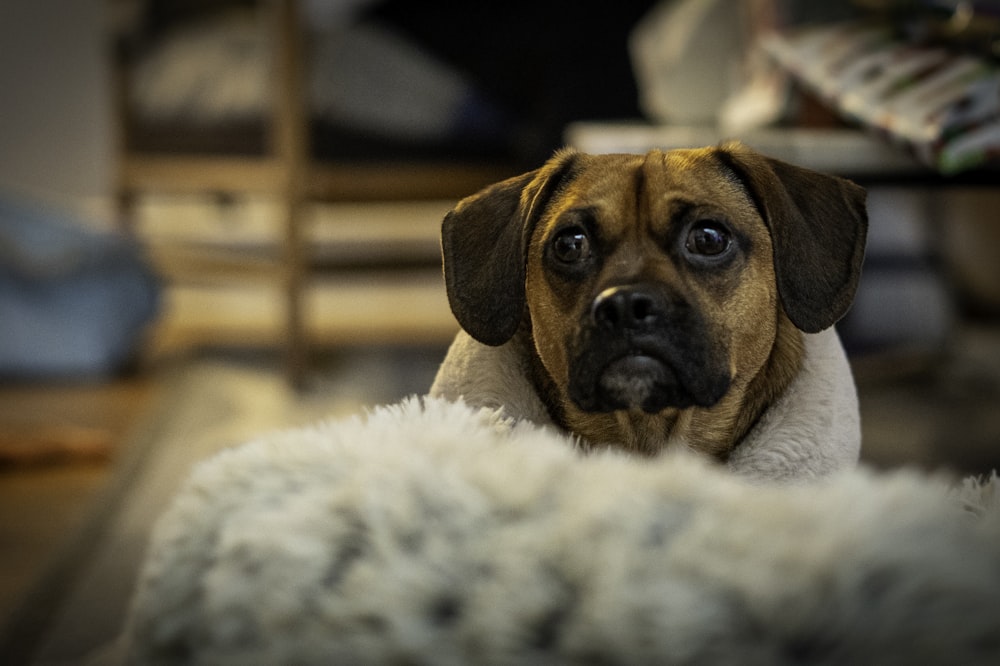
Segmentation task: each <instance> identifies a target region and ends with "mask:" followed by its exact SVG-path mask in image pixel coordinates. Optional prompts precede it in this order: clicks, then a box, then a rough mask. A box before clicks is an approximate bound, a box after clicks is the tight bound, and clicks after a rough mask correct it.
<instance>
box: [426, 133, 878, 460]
mask: <svg viewBox="0 0 1000 666" xmlns="http://www.w3.org/2000/svg"><path fill="white" fill-rule="evenodd" d="M867 223H868V222H867V214H866V211H865V190H864V189H863V188H862V187H860V186H858V185H856V184H854V183H852V182H850V181H848V180H845V179H842V178H839V177H836V176H831V175H826V174H822V173H818V172H815V171H812V170H809V169H805V168H802V167H798V166H794V165H792V164H788V163H786V162H782V161H779V160H776V159H773V158H770V157H766V156H764V155H762V154H760V153H757V152H756V151H754V150H752V149H750V148H748V147H746V146H745V145H743V144H741V143H739V142H727V143H723V144H720V145H719V146H716V147H709V148H700V149H689V150H688V149H686V150H671V151H659V150H654V151H651V152H648V153H646V154H645V155H632V154H617V155H590V154H585V153H581V152H577V151H574V150H571V149H564V150H562V151H560V152H557V153H556V154H555V155H554V156H553V157H552V158H551V159H550V160H549V161H548V162H546V163H545V164H544V166H542V167H541V168H539V169H537V170H534V171H530V172H528V173H525V174H523V175H520V176H516V177H514V178H510V179H508V180H505V181H503V182H500V183H497V184H495V185H492V186H490V187H487V188H486V189H484V190H482V191H480V192H479V193H477V194H474V195H472V196H470V197H468V198H466V199H463V200H462V201H460V202H459V203H458V205H457V206H456V207H455V209H454V210H452V211H451V212H450V213H448V214H447V216H446V217H445V219H444V221H443V223H442V231H441V248H442V255H443V263H444V278H445V286H446V289H447V295H448V300H449V304H450V306H451V309H452V312H453V313H454V315H455V317H456V319H457V320H458V323H459V324H460V326H461V328H462V329H463V332H460V333H459V337H458V338H457V339H456V341H455V343H454V344H453V345H452V347H451V349H450V350H449V353H448V355H447V357H446V358H445V361H444V363H443V364H442V366H441V369H440V370H439V372H438V375H437V378H436V379H435V382H434V385H433V386H432V388H431V391H430V392H431V394H432V395H437V396H444V397H448V398H451V399H463V400H465V401H467V402H470V403H472V404H474V405H482V406H485V407H502V408H504V409H506V410H507V411H508V412H509V413H511V415H512V416H513V417H515V418H526V419H528V420H532V421H536V422H539V423H543V424H548V425H553V426H555V427H556V428H558V429H560V430H563V431H568V432H570V433H573V434H575V435H576V436H578V437H579V438H580V440H581V441H582V442H584V443H587V444H588V445H590V446H612V447H618V448H620V449H624V450H627V451H631V452H635V453H641V454H646V455H652V454H657V453H659V452H661V451H665V450H668V449H671V448H678V447H680V448H686V449H691V450H694V451H697V452H700V453H703V454H705V455H707V456H709V457H711V458H714V459H717V460H720V461H726V460H728V459H730V458H731V457H733V456H734V454H736V453H737V452H738V451H739V449H740V447H741V445H742V444H743V443H744V442H745V441H746V440H747V439H748V437H749V436H750V435H751V434H755V435H756V439H758V440H759V439H760V438H761V437H768V438H771V441H770V442H765V443H759V442H758V444H757V448H758V449H760V448H761V446H763V447H764V448H765V449H766V448H768V447H772V448H774V447H777V449H779V453H778V454H777V455H779V457H780V456H781V455H786V453H785V452H783V451H780V448H781V447H782V446H784V447H786V448H787V446H788V442H787V441H777V440H784V439H788V438H793V439H796V441H795V442H794V443H793V444H794V447H793V448H795V451H794V453H793V454H787V455H791V456H792V457H794V458H796V461H795V463H794V464H795V465H797V464H802V463H803V461H802V460H800V459H801V458H803V457H804V458H809V457H810V456H812V455H813V454H814V453H815V455H817V456H819V457H820V458H822V457H823V452H822V451H821V450H820V449H822V448H823V447H824V446H827V447H828V448H829V447H833V448H834V449H838V450H837V451H835V452H833V453H830V452H827V453H829V455H831V456H832V458H831V460H832V462H829V464H826V463H824V464H820V465H819V468H818V469H819V470H820V472H827V471H830V470H831V469H833V468H835V467H839V466H842V465H843V464H844V462H845V461H849V460H850V459H852V458H853V459H854V460H856V459H857V451H858V447H859V440H860V434H859V426H858V417H857V397H856V392H855V388H854V383H853V378H852V377H851V375H850V369H849V367H847V364H846V360H845V355H844V352H843V349H842V347H841V345H840V342H839V339H838V338H837V337H836V333H835V331H834V330H833V329H832V327H833V325H834V324H835V323H836V322H837V321H838V320H839V319H840V318H841V317H842V316H843V315H844V314H845V313H846V312H847V311H848V309H849V308H850V305H851V303H852V301H853V298H854V294H855V292H856V289H857V286H858V280H859V278H860V275H861V268H862V263H863V257H864V249H865V238H866V233H867ZM826 366H829V367H826ZM778 406H780V407H781V410H780V411H781V412H782V415H781V418H780V419H778V420H779V421H783V422H784V421H789V420H792V421H797V422H798V423H797V425H796V426H795V428H798V430H797V431H795V432H790V431H788V428H787V427H786V426H787V425H788V424H787V423H786V424H785V425H780V424H777V425H776V424H775V423H773V421H774V420H775V418H777V417H774V418H771V416H772V415H771V414H770V412H771V410H773V409H774V408H776V407H778ZM824 409H825V410H828V411H827V412H824ZM803 418H805V420H806V421H809V420H810V419H812V420H813V421H816V422H817V423H802V422H801V421H802V420H803ZM830 420H833V421H836V423H829V424H827V425H823V423H825V422H826V421H830ZM763 422H769V423H768V424H767V425H766V426H762V423H763ZM775 428H777V430H775ZM803 428H804V431H803ZM755 430H758V431H760V432H757V433H754V431H755ZM803 439H804V440H810V439H813V440H820V439H822V440H823V441H812V442H810V441H798V440H803ZM834 440H836V441H834ZM811 445H815V447H816V450H815V451H810V447H811ZM764 453H767V454H768V455H771V454H774V451H769V452H768V451H765V452H764ZM789 464H791V463H789ZM805 465H806V467H809V464H808V463H805ZM779 466H780V465H779ZM786 466H787V465H786ZM792 466H793V467H794V465H792ZM786 472H787V470H786ZM793 473H794V472H793Z"/></svg>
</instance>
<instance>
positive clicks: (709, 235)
mask: <svg viewBox="0 0 1000 666" xmlns="http://www.w3.org/2000/svg"><path fill="white" fill-rule="evenodd" d="M732 242H733V239H732V236H731V235H730V233H729V230H728V229H726V228H725V227H723V226H722V225H721V224H719V223H717V222H708V221H706V222H698V223H697V224H695V225H694V226H693V227H691V230H690V231H688V235H687V240H686V241H685V244H684V247H685V249H687V251H688V252H690V253H691V254H697V255H701V256H705V257H715V256H718V255H720V254H722V253H724V252H725V251H726V250H728V249H729V246H730V245H732Z"/></svg>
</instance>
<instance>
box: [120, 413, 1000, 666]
mask: <svg viewBox="0 0 1000 666" xmlns="http://www.w3.org/2000/svg"><path fill="white" fill-rule="evenodd" d="M997 486H998V482H997V480H996V477H994V478H993V480H992V481H991V482H987V483H984V484H980V483H976V482H972V481H970V482H968V483H967V484H966V485H965V486H963V487H959V488H953V487H949V486H948V485H947V484H946V483H945V482H944V481H942V480H939V479H935V478H929V477H926V476H922V475H918V474H916V473H905V472H897V473H893V474H891V475H876V474H874V473H870V472H867V471H863V470H858V471H852V472H847V473H841V474H838V475H835V476H833V477H830V478H828V479H825V480H822V481H819V482H815V483H813V484H811V485H797V486H788V485H786V486H778V485H762V484H753V483H751V482H749V481H746V480H743V479H740V478H738V477H736V476H734V475H732V474H731V473H726V472H723V471H721V470H718V469H715V468H713V467H710V466H709V465H708V464H706V463H703V462H701V461H698V460H695V459H693V458H690V457H686V456H679V455H675V456H665V457H663V458H661V459H658V460H654V461H650V460H635V459H630V458H626V457H623V456H621V455H616V454H611V453H600V454H593V455H590V456H581V455H580V454H579V453H578V452H577V451H575V450H574V449H573V447H572V443H571V442H568V441H567V440H566V439H564V438H562V437H560V436H558V435H555V434H553V433H551V432H549V431H545V430H542V429H538V428H536V427H533V426H528V425H525V424H520V425H512V424H511V423H509V422H506V421H504V420H503V419H500V418H499V417H498V416H497V415H496V414H495V413H491V412H488V411H474V410H472V409H470V408H468V407H465V406H464V405H461V404H451V403H447V402H444V401H436V400H429V399H428V400H426V401H421V400H416V399H414V400H410V401H407V402H404V403H402V404H400V405H397V406H393V407H387V408H381V409H378V410H376V411H375V412H373V413H372V414H371V415H370V416H369V417H367V418H366V419H360V418H354V419H350V420H346V421H337V422H330V423H327V424H324V425H320V426H317V427H310V428H304V429H297V430H286V431H283V432H279V433H276V434H274V435H271V436H268V437H265V438H262V439H259V440H257V441H254V442H252V443H250V444H247V445H245V446H243V447H241V448H238V449H235V450H231V451H226V452H224V453H222V454H220V455H218V456H217V457H215V458H214V459H212V460H210V461H208V462H206V463H203V464H202V465H201V466H200V467H199V468H198V469H197V470H196V472H195V473H194V475H193V476H192V477H191V478H190V480H189V481H188V483H187V484H186V486H185V487H184V488H183V490H182V491H181V493H180V494H179V495H178V496H177V498H176V499H175V501H174V503H173V504H172V506H171V507H170V508H169V509H168V511H167V512H166V514H165V515H164V517H163V518H162V519H161V521H160V523H159V525H158V527H157V529H156V532H155V535H154V539H153V542H152V544H151V547H150V551H149V553H150V555H149V557H148V559H147V561H146V564H145V567H144V572H143V575H142V578H141V581H140V586H139V589H138V592H137V595H136V597H135V602H134V606H133V610H132V615H131V621H130V624H129V627H128V632H127V634H126V645H125V649H126V652H127V654H128V660H129V661H130V663H141V664H241V665H245V664H286V663H298V664H330V663H435V664H465V663H477V664H482V663H495V664H507V663H517V664H522V663H528V664H531V663H538V664H552V663H622V664H625V663H628V664H631V663H654V662H655V663H671V664H706V663H740V664H786V663H787V664H802V663H815V664H844V663H880V664H894V663H898V664H917V663H919V664H932V663H937V664H959V663H960V664H973V663H983V664H986V663H991V664H995V663H1000V661H998V660H1000V491H998V488H997Z"/></svg>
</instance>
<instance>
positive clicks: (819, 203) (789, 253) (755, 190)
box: [717, 142, 868, 333]
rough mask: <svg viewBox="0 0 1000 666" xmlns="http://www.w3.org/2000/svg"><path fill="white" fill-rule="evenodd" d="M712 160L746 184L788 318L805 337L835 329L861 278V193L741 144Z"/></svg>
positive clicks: (863, 233) (841, 181)
mask: <svg viewBox="0 0 1000 666" xmlns="http://www.w3.org/2000/svg"><path fill="white" fill-rule="evenodd" d="M717 154H718V155H719V157H720V158H721V159H722V161H723V163H725V165H726V166H727V167H728V168H729V169H731V170H732V171H733V172H734V173H735V174H736V175H737V176H738V177H739V179H740V180H741V181H742V182H743V183H744V185H745V186H746V188H747V190H748V192H749V194H750V196H751V198H752V199H753V201H754V204H755V205H756V206H757V209H758V211H759V212H760V215H761V216H762V217H763V218H764V221H765V223H766V224H767V225H768V228H769V229H770V231H771V242H772V245H773V247H774V270H775V274H776V275H777V281H778V294H779V296H780V297H781V303H782V305H783V306H784V309H785V313H786V314H787V315H788V318H789V319H790V320H791V321H792V323H793V324H795V326H797V327H798V328H799V329H800V330H802V331H805V332H806V333H818V332H819V331H822V330H824V329H826V328H829V327H830V326H833V325H834V324H835V323H837V321H839V320H840V318H841V317H843V316H844V315H845V314H847V311H848V310H849V309H850V307H851V303H852V302H853V300H854V294H855V292H856V291H857V287H858V280H859V279H860V277H861V264H862V262H863V261H864V253H865V239H866V236H867V232H868V214H867V212H866V210H865V190H864V188H862V187H860V186H858V185H856V184H854V183H852V182H851V181H849V180H845V179H843V178H838V177H836V176H830V175H826V174H822V173H818V172H816V171H812V170H810V169H804V168H802V167H797V166H794V165H792V164H788V163H786V162H782V161H780V160H776V159H773V158H770V157H765V156H764V155H761V154H759V153H756V152H754V151H752V150H750V149H749V148H747V147H746V146H744V145H742V144H740V143H739V142H729V143H725V144H723V145H722V146H720V147H719V150H718V153H717Z"/></svg>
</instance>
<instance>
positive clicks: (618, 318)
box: [590, 287, 659, 330]
mask: <svg viewBox="0 0 1000 666" xmlns="http://www.w3.org/2000/svg"><path fill="white" fill-rule="evenodd" d="M590 314H591V318H592V319H593V321H594V323H596V324H598V325H600V326H605V327H607V328H610V329H612V330H628V329H638V328H642V327H643V326H646V325H648V324H650V323H652V322H653V321H655V320H656V318H657V316H658V314H659V311H658V308H657V306H656V302H655V300H654V299H653V297H652V296H650V295H649V294H647V293H645V292H643V291H642V290H639V289H634V288H629V287H609V288H607V289H605V290H604V291H602V292H601V293H600V294H599V295H598V296H597V298H596V299H594V304H593V306H592V307H591V313H590Z"/></svg>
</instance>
